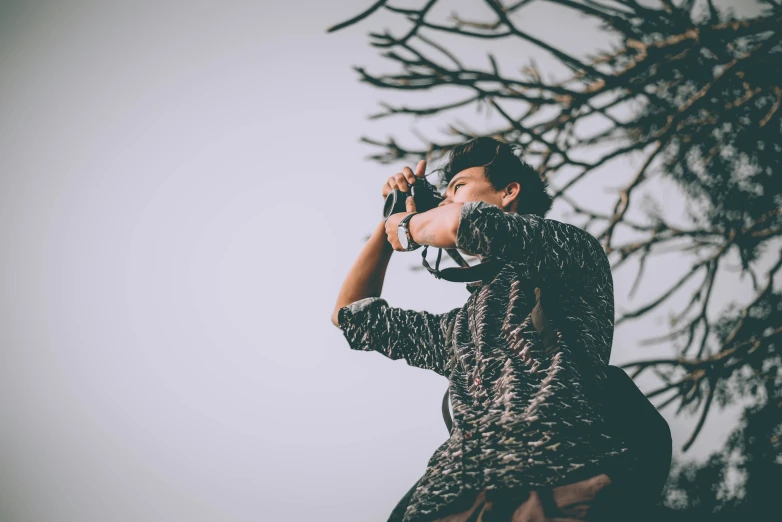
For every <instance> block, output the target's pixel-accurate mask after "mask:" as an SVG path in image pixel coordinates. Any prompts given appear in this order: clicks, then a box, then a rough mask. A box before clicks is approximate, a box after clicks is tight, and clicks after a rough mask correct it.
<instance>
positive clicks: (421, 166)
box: [415, 160, 426, 178]
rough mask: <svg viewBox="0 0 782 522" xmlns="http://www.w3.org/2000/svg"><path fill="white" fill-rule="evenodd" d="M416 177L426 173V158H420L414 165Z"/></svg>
mask: <svg viewBox="0 0 782 522" xmlns="http://www.w3.org/2000/svg"><path fill="white" fill-rule="evenodd" d="M415 175H416V177H419V178H423V177H424V176H425V175H426V160H421V161H419V162H418V165H416V167H415Z"/></svg>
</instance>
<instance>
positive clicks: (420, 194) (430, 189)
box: [383, 177, 443, 219]
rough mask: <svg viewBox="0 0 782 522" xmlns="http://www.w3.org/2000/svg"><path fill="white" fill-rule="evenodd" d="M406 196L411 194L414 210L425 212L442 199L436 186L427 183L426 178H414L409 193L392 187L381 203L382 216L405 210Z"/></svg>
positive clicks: (385, 216) (386, 217)
mask: <svg viewBox="0 0 782 522" xmlns="http://www.w3.org/2000/svg"><path fill="white" fill-rule="evenodd" d="M407 196H413V201H415V209H416V212H426V211H427V210H431V209H433V208H435V207H436V206H437V205H439V204H440V202H441V201H442V200H443V197H442V196H441V195H440V193H439V192H438V191H437V187H435V186H434V185H432V184H431V183H429V182H428V181H427V180H426V178H418V177H416V178H415V183H413V184H412V185H411V186H410V194H408V193H407V192H402V191H401V190H399V189H394V190H393V191H392V192H391V193H389V194H388V196H386V201H385V203H384V205H383V217H384V218H385V219H388V216H390V215H392V214H397V213H399V212H406V210H407V209H406V207H405V199H406V198H407Z"/></svg>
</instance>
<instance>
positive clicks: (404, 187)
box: [383, 160, 426, 199]
mask: <svg viewBox="0 0 782 522" xmlns="http://www.w3.org/2000/svg"><path fill="white" fill-rule="evenodd" d="M425 173H426V160H421V161H419V162H418V165H417V166H416V167H415V174H413V171H412V170H411V169H410V167H405V168H403V169H402V172H400V173H398V174H394V175H393V176H391V177H390V178H388V180H386V182H385V183H384V184H383V199H385V198H386V196H388V195H389V194H390V193H391V191H393V190H396V189H398V190H401V191H402V192H410V185H412V184H413V183H414V182H415V179H416V178H423V177H424V175H425Z"/></svg>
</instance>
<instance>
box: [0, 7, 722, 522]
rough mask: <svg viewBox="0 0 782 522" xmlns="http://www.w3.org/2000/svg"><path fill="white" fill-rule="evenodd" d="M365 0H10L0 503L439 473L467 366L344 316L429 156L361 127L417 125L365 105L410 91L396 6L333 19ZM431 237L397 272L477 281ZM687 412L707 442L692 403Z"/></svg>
mask: <svg viewBox="0 0 782 522" xmlns="http://www.w3.org/2000/svg"><path fill="white" fill-rule="evenodd" d="M159 4H162V5H159ZM454 4H455V5H456V6H460V5H461V6H464V5H465V2H455V3H454ZM367 5H369V2H367V1H366V0H350V1H346V0H340V2H308V3H307V4H306V5H302V4H301V3H294V2H274V3H271V2H265V3H264V2H238V1H230V2H229V1H222V2H211V3H209V2H199V3H194V2H173V1H168V2H162V3H153V2H119V1H117V2H105V3H98V2H73V1H72V2H64V1H63V2H50V3H45V2H35V3H22V2H19V3H15V4H12V3H8V2H5V3H2V4H0V241H1V244H2V252H3V255H2V257H0V308H1V313H0V345H1V346H2V347H3V349H2V355H1V357H2V359H0V424H1V425H2V426H3V430H2V432H0V520H1V521H3V522H5V521H7V522H48V521H51V522H64V521H65V522H93V521H94V522H99V521H100V522H105V521H112V522H113V521H118V522H119V521H121V522H126V521H127V522H131V521H133V522H137V521H138V522H141V521H143V522H148V521H149V522H153V521H155V522H156V521H163V520H189V521H192V522H201V521H217V520H231V521H235V522H241V521H251V520H252V521H256V520H274V519H277V518H282V517H285V519H286V520H309V519H314V518H315V517H317V518H318V519H319V520H326V521H331V520H334V521H337V520H339V521H340V522H349V521H354V520H355V521H362V522H363V521H367V520H385V518H386V517H387V515H388V513H389V512H390V510H391V508H392V507H393V506H394V505H395V504H396V502H397V500H398V499H399V498H400V497H401V495H402V494H403V493H404V492H405V491H406V490H407V489H408V488H409V487H410V485H412V483H413V482H414V481H415V480H416V479H417V478H418V477H419V476H420V475H421V474H422V473H423V471H424V469H425V466H426V462H427V460H428V458H429V456H430V455H431V454H432V452H433V451H434V450H435V449H436V447H437V446H438V445H439V444H440V443H441V442H442V441H443V440H444V439H445V438H446V436H447V433H446V429H445V427H444V425H443V422H442V418H441V416H440V400H441V398H442V393H443V391H444V390H445V387H446V381H445V380H444V379H443V378H442V377H439V376H437V375H435V374H433V373H428V372H425V371H423V370H419V369H414V368H410V367H408V366H407V365H406V364H405V363H404V362H402V361H396V362H394V361H390V360H388V359H385V358H384V357H382V356H380V355H378V354H374V353H360V352H354V351H351V350H350V349H349V348H348V346H347V343H346V342H345V340H344V339H343V337H342V335H341V332H340V331H339V330H338V329H336V328H335V327H334V326H333V325H332V324H331V323H330V321H329V317H330V314H331V310H332V307H333V305H334V301H335V299H336V295H337V292H338V289H339V286H340V284H341V282H342V279H343V278H344V276H345V274H346V272H347V270H348V268H349V267H350V265H351V263H352V261H353V259H354V258H355V256H356V255H357V253H358V251H359V250H360V248H361V246H362V238H363V237H364V236H365V235H366V234H368V233H369V232H370V231H371V230H372V229H373V228H374V226H375V225H376V224H377V223H378V222H379V221H380V218H381V213H380V204H381V203H382V201H381V197H380V186H381V184H382V183H383V181H384V180H385V179H386V178H387V177H388V176H390V175H392V174H394V173H395V172H398V171H399V170H400V169H401V167H402V166H403V164H399V165H395V166H390V167H389V166H381V165H378V164H376V163H373V162H369V161H367V160H365V159H364V158H365V156H367V155H368V154H370V153H372V152H374V151H375V150H374V149H373V148H372V147H368V146H365V145H361V144H359V143H358V137H359V136H360V135H364V134H367V135H371V136H374V137H377V138H381V139H382V138H384V137H386V136H389V135H394V136H408V137H409V136H410V129H411V128H412V126H413V122H412V121H411V120H405V119H396V120H395V119H389V120H380V121H369V120H367V119H366V116H368V115H369V114H372V113H375V112H377V111H378V109H379V106H378V104H377V102H378V101H379V100H380V99H384V100H395V99H401V98H400V97H399V96H396V97H395V96H392V95H391V94H389V95H386V94H385V93H382V92H379V91H377V90H374V89H372V88H370V87H369V86H366V85H364V84H360V83H359V82H358V81H357V78H358V76H357V74H356V73H355V72H354V71H353V70H352V69H351V66H352V65H366V66H368V67H369V68H370V70H372V71H374V72H379V71H383V70H386V71H387V70H392V69H391V67H392V66H391V65H390V64H386V63H385V62H381V61H380V60H379V58H378V57H377V51H376V50H375V49H374V48H372V47H370V46H369V45H368V43H367V37H366V33H367V32H368V31H369V30H378V29H381V28H382V26H383V25H384V24H385V25H389V26H392V27H393V22H392V21H391V19H389V18H388V17H384V16H383V15H382V14H381V15H378V17H377V18H375V19H370V20H369V21H368V22H365V23H364V24H362V25H359V26H356V27H353V28H350V29H347V30H345V31H342V32H339V33H336V34H334V35H326V34H325V28H326V27H328V26H330V25H332V24H334V23H336V22H339V21H342V20H344V19H346V18H349V17H351V16H353V15H354V14H357V13H358V12H360V11H361V10H362V9H363V8H365V6H367ZM449 9H450V8H449ZM465 9H466V8H465ZM464 12H465V13H466V11H464ZM530 23H531V24H532V27H534V28H536V30H539V31H540V30H543V31H546V30H555V31H556V32H557V34H558V35H561V38H562V40H561V42H562V45H561V46H562V47H563V48H566V49H567V48H571V49H572V48H574V47H575V48H576V49H578V48H579V47H580V46H583V45H585V43H584V40H585V39H587V40H588V39H590V38H593V36H590V35H591V33H590V32H589V30H588V27H587V28H586V29H585V28H584V26H583V25H581V24H582V23H583V22H579V20H577V19H575V18H573V19H565V18H561V17H560V16H559V14H558V13H556V12H553V11H552V12H548V11H546V12H541V13H540V18H539V19H536V20H534V21H530ZM590 43H594V42H590ZM484 52H485V51H482V50H475V53H476V54H475V55H474V57H476V59H478V58H482V57H483V56H484ZM497 52H498V53H500V54H502V53H505V55H506V56H513V55H514V53H517V52H518V51H517V50H516V49H513V48H507V47H506V48H499V49H498V50H497ZM434 95H436V93H435V94H434ZM405 101H406V102H407V103H411V102H412V100H410V99H406V100H405ZM473 117H474V118H476V120H475V121H470V123H474V124H475V126H476V127H479V121H478V118H477V117H475V116H473ZM468 121H469V120H468ZM421 125H422V126H421V128H438V127H441V126H442V122H439V123H438V124H437V125H435V126H433V127H426V124H423V123H422V124H421ZM408 143H411V144H414V143H415V142H414V141H409V142H408ZM614 168H616V169H621V165H620V166H618V167H614ZM616 175H617V176H621V175H622V172H619V171H617V173H616ZM584 190H590V189H589V188H587V187H585V189H584ZM601 195H602V196H604V193H602V192H596V193H595V195H594V197H601ZM554 217H558V218H560V219H563V220H564V219H565V217H563V216H557V215H554ZM419 260H420V257H419V256H418V255H417V254H416V255H414V256H404V255H398V254H397V255H395V258H394V259H393V260H392V262H391V266H390V269H389V273H388V276H387V281H388V284H387V290H386V291H385V292H384V297H385V298H386V299H387V300H388V301H389V302H390V303H391V304H393V305H395V306H400V307H404V308H413V309H419V310H420V309H426V310H429V311H431V312H435V313H437V312H443V311H446V310H450V309H452V308H454V307H457V306H461V305H462V304H463V302H464V301H465V299H466V297H467V295H468V293H467V291H466V289H465V288H464V285H458V284H452V283H446V282H442V281H436V280H435V279H434V278H432V277H431V276H429V275H428V274H426V273H425V272H420V271H416V272H412V271H410V267H411V266H413V265H417V264H418V263H419ZM660 263H661V265H660V271H661V272H664V271H665V267H666V266H673V265H675V263H676V262H675V260H669V261H661V262H660ZM665 263H668V264H667V265H665ZM631 282H632V280H631V279H630V277H629V276H623V275H621V274H617V275H616V284H617V304H618V306H620V305H621V304H622V303H623V301H622V299H623V297H622V296H623V295H625V294H626V293H627V289H628V288H629V285H630V283H631ZM658 284H659V281H658ZM654 285H655V283H654V281H653V282H652V283H651V284H650V285H649V286H648V287H647V289H646V290H645V291H642V292H640V293H639V296H638V298H637V300H636V301H633V302H634V303H638V302H643V301H644V300H645V299H644V297H647V298H648V297H649V296H651V295H654ZM620 294H621V295H620ZM655 327H659V325H654V324H650V325H647V326H643V325H639V326H634V327H632V328H629V329H627V330H625V331H618V332H617V335H616V338H615V340H616V342H615V345H614V355H613V358H612V361H613V362H617V361H622V360H628V359H631V358H635V356H637V355H644V354H643V353H642V352H640V351H633V350H632V349H631V348H630V346H631V345H632V343H633V342H634V340H635V339H636V338H637V337H638V336H639V335H640V334H641V333H642V332H645V331H652V330H654V329H655ZM729 418H730V415H723V416H721V417H720V416H717V415H714V416H713V417H712V418H711V419H710V420H709V421H708V423H707V426H706V428H705V429H704V432H703V434H702V435H701V437H700V440H699V441H698V442H697V443H696V445H695V446H694V447H693V448H692V450H691V451H690V452H689V453H690V454H692V455H693V456H694V457H702V456H704V455H706V454H708V453H709V452H710V451H711V450H712V449H713V448H715V447H716V446H717V445H719V444H720V443H721V441H722V440H723V439H724V435H725V433H726V428H725V426H727V425H728V421H727V420H726V419H729ZM669 419H670V417H669ZM671 422H672V425H673V428H674V434H675V437H676V440H675V444H677V445H678V446H681V444H682V442H683V441H684V440H685V439H686V437H687V436H688V434H689V431H690V430H691V428H692V424H693V421H687V420H682V419H675V420H674V419H671Z"/></svg>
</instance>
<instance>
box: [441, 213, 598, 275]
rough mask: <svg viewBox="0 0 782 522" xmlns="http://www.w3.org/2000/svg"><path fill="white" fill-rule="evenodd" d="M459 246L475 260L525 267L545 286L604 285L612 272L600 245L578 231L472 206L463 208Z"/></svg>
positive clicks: (532, 217)
mask: <svg viewBox="0 0 782 522" xmlns="http://www.w3.org/2000/svg"><path fill="white" fill-rule="evenodd" d="M456 246H457V248H460V249H462V250H464V251H466V252H469V253H471V254H475V255H480V256H483V257H492V258H497V259H503V260H505V261H509V262H516V263H520V264H522V265H526V266H527V267H528V268H529V269H530V270H533V271H535V272H537V273H538V274H539V276H541V277H542V278H543V279H544V280H549V281H556V280H558V279H567V280H568V282H569V283H579V284H580V285H586V284H605V283H607V282H610V281H611V267H610V264H609V263H608V258H607V256H606V255H605V252H604V251H603V248H602V247H601V246H600V243H599V242H598V241H597V239H595V238H594V237H593V236H592V235H591V234H589V233H588V232H586V231H585V230H582V229H580V228H578V227H576V226H573V225H569V224H567V223H561V222H559V221H555V220H552V219H544V218H541V217H538V216H535V215H532V214H516V213H512V212H504V211H503V210H502V209H501V208H499V207H498V206H496V205H490V204H488V203H485V202H482V201H471V202H469V203H465V204H464V205H463V206H462V211H461V216H460V220H459V226H458V229H457V233H456Z"/></svg>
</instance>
